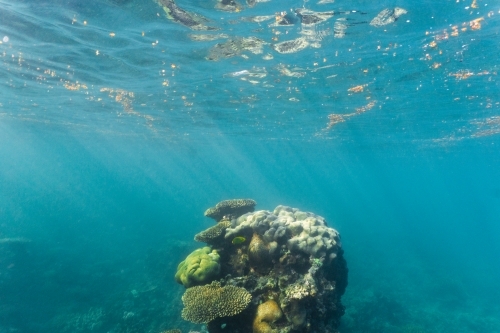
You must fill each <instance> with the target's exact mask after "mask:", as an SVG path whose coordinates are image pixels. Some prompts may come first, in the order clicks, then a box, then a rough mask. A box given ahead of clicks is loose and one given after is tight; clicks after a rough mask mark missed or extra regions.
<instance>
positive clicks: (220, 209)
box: [205, 199, 257, 221]
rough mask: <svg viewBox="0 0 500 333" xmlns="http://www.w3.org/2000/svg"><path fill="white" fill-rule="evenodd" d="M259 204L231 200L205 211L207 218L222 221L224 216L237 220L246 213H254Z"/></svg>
mask: <svg viewBox="0 0 500 333" xmlns="http://www.w3.org/2000/svg"><path fill="white" fill-rule="evenodd" d="M256 204H257V203H256V202H255V201H254V200H252V199H231V200H224V201H221V202H219V203H218V204H217V205H215V207H211V208H209V209H207V210H206V211H205V216H207V217H211V218H213V219H214V220H216V221H220V220H221V219H222V218H223V217H224V216H226V217H227V218H236V217H239V216H241V215H243V214H245V213H248V212H253V210H254V207H255V205H256Z"/></svg>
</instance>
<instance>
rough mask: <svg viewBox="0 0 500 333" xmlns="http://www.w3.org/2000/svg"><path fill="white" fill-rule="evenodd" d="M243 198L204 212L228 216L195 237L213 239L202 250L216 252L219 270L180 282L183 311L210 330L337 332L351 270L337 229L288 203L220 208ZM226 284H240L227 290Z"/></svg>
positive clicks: (268, 332) (274, 332)
mask: <svg viewBox="0 0 500 333" xmlns="http://www.w3.org/2000/svg"><path fill="white" fill-rule="evenodd" d="M241 201H242V200H234V201H231V200H227V201H224V202H223V203H224V204H222V203H219V204H217V205H216V206H215V207H214V208H212V209H211V210H212V211H210V209H209V214H207V213H205V215H207V216H209V215H210V214H211V215H213V216H211V217H213V218H214V219H216V220H217V218H216V217H220V218H221V219H222V217H225V218H224V219H223V221H224V224H223V225H221V226H218V225H216V226H215V227H212V228H215V230H214V229H212V228H209V229H207V230H205V231H203V232H201V233H199V234H198V235H197V237H196V239H197V240H198V241H204V242H206V243H208V244H209V245H210V247H206V248H204V249H205V250H204V252H205V253H208V252H210V253H212V252H213V251H215V253H217V255H218V256H219V259H218V264H219V272H218V274H216V275H214V276H212V277H211V279H209V280H206V282H205V283H197V284H198V286H191V285H186V284H184V285H185V286H186V287H187V288H188V289H187V290H186V292H185V294H184V296H183V301H184V305H185V308H184V310H183V312H182V316H183V318H184V319H186V320H189V321H192V322H195V323H207V329H208V331H209V332H210V333H222V332H231V333H271V332H272V333H302V332H303V333H305V332H308V333H324V332H328V333H336V332H338V330H337V328H338V326H339V324H340V318H341V317H342V315H343V314H344V307H343V305H342V303H341V296H342V295H343V294H344V291H345V288H346V287H347V273H348V270H347V264H346V261H345V259H344V257H343V250H342V243H341V241H340V234H339V233H338V231H336V230H335V229H333V228H331V227H329V226H328V224H327V222H326V221H325V219H324V218H323V217H321V216H319V215H316V214H314V213H310V212H304V211H301V210H299V209H297V208H291V207H287V206H278V207H276V208H275V209H274V210H273V211H268V210H259V211H255V212H254V211H253V208H254V205H255V204H254V205H251V211H247V212H246V213H244V214H241V211H234V210H233V211H231V212H230V211H228V210H225V211H224V209H225V208H224V209H221V207H227V206H231V205H234V204H235V203H236V202H240V203H241ZM243 201H245V202H253V203H255V201H253V200H246V199H245V200H243ZM225 202H233V204H231V205H230V204H229V203H225ZM217 207H219V208H217ZM248 207H250V206H248ZM246 209H248V208H246ZM213 210H218V213H214V214H212V212H213ZM222 211H223V212H222ZM221 214H222V215H221ZM214 216H216V217H214ZM219 223H222V222H219ZM186 260H187V259H186ZM212 281H213V282H212ZM210 282H211V284H209V283H210ZM225 288H228V290H233V292H234V290H239V291H238V293H236V292H234V294H233V296H231V297H229V296H228V295H229V293H227V294H226V293H225V292H222V290H225ZM233 288H239V289H233ZM243 291H245V292H246V293H247V294H245V295H246V296H245V297H243V296H242V295H243ZM220 295H224V296H220ZM233 298H234V299H233ZM243 301H244V302H243ZM245 302H246V303H245ZM229 303H230V304H231V305H230V306H229V307H230V308H231V309H232V310H234V311H228V309H227V308H226V305H227V304H229ZM243 304H244V306H243ZM236 310H237V311H236Z"/></svg>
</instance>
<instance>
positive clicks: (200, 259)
mask: <svg viewBox="0 0 500 333" xmlns="http://www.w3.org/2000/svg"><path fill="white" fill-rule="evenodd" d="M219 259H220V257H219V254H218V253H217V251H216V250H212V249H211V248H210V247H208V246H205V247H202V248H200V249H197V250H194V251H193V252H192V253H191V254H189V255H188V256H187V257H186V259H184V261H182V262H181V263H180V264H179V266H177V273H176V274H175V280H176V281H177V282H178V283H181V284H183V285H184V287H186V288H189V287H192V286H195V285H200V284H205V283H209V282H210V281H212V280H213V279H214V278H216V277H217V275H219V272H220V265H219Z"/></svg>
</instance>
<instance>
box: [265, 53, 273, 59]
mask: <svg viewBox="0 0 500 333" xmlns="http://www.w3.org/2000/svg"><path fill="white" fill-rule="evenodd" d="M262 59H264V60H272V59H274V57H273V55H272V54H271V53H268V54H265V55H264V56H262Z"/></svg>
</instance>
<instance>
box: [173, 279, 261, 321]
mask: <svg viewBox="0 0 500 333" xmlns="http://www.w3.org/2000/svg"><path fill="white" fill-rule="evenodd" d="M251 300H252V295H251V294H250V293H249V292H248V291H246V290H245V289H244V288H241V287H235V286H224V287H222V286H221V284H220V282H217V281H214V282H212V283H211V284H208V285H205V286H196V287H192V288H188V289H187V290H186V291H185V292H184V295H183V296H182V302H183V303H184V309H183V310H182V318H184V319H185V320H188V321H191V322H193V323H196V324H201V323H208V322H211V321H212V320H214V319H216V318H222V317H231V316H234V315H237V314H238V313H240V312H242V311H243V310H245V308H246V307H247V306H248V304H249V303H250V301H251Z"/></svg>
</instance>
